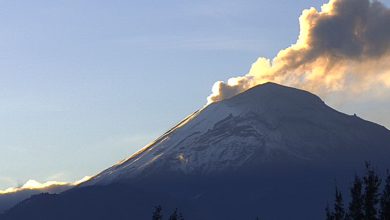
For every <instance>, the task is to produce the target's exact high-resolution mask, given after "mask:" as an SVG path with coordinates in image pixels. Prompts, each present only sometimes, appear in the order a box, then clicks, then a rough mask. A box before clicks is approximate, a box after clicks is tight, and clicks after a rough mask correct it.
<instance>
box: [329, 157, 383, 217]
mask: <svg viewBox="0 0 390 220" xmlns="http://www.w3.org/2000/svg"><path fill="white" fill-rule="evenodd" d="M381 183H382V180H381V178H380V177H379V175H378V174H377V173H376V171H375V170H374V169H373V168H372V167H371V165H370V164H369V163H366V173H365V175H364V176H363V178H361V177H359V176H355V179H354V182H353V185H352V187H351V189H350V196H351V200H350V203H349V206H348V210H347V211H346V210H345V209H344V206H343V197H342V194H341V192H340V191H339V190H338V189H337V188H336V193H335V201H334V208H333V210H330V209H329V205H327V207H326V209H325V212H326V219H327V220H344V219H345V220H390V173H389V171H387V177H386V181H385V185H384V186H383V191H382V192H380V190H381Z"/></svg>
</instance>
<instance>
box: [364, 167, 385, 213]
mask: <svg viewBox="0 0 390 220" xmlns="http://www.w3.org/2000/svg"><path fill="white" fill-rule="evenodd" d="M366 169H367V173H366V176H365V177H364V178H363V181H364V187H365V191H364V195H363V197H364V203H363V205H364V217H365V220H377V219H378V211H377V206H378V203H379V196H380V195H379V187H380V185H381V179H380V178H379V176H378V175H377V174H376V172H375V170H374V169H373V168H372V167H371V165H370V164H369V163H368V162H366Z"/></svg>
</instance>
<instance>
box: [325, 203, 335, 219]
mask: <svg viewBox="0 0 390 220" xmlns="http://www.w3.org/2000/svg"><path fill="white" fill-rule="evenodd" d="M325 212H326V220H334V213H333V212H331V211H330V209H329V204H328V205H327V206H326V208H325Z"/></svg>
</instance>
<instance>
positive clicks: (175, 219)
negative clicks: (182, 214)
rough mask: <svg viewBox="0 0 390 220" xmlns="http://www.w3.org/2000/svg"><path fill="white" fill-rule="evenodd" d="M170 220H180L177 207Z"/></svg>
mask: <svg viewBox="0 0 390 220" xmlns="http://www.w3.org/2000/svg"><path fill="white" fill-rule="evenodd" d="M169 220H179V216H178V214H177V209H175V211H173V213H172V214H171V216H170V217H169Z"/></svg>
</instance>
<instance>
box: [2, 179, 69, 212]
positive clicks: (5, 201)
mask: <svg viewBox="0 0 390 220" xmlns="http://www.w3.org/2000/svg"><path fill="white" fill-rule="evenodd" d="M72 187H73V186H71V185H52V186H50V187H47V188H42V189H22V190H18V191H15V192H9V193H3V194H1V193H0V213H2V212H4V211H5V210H7V209H9V208H12V207H13V206H14V205H16V204H17V203H19V202H21V201H23V200H25V199H27V198H29V197H31V196H32V195H37V194H41V193H60V192H63V191H65V190H68V189H70V188H72Z"/></svg>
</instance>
